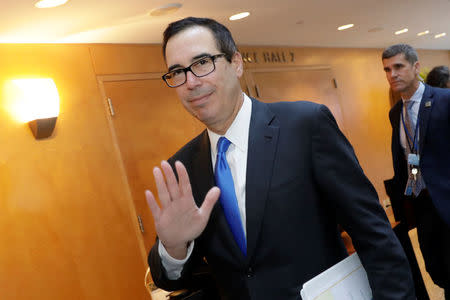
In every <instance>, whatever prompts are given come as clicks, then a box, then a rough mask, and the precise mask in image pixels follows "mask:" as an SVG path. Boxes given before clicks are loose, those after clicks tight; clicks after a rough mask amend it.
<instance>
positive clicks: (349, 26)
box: [338, 24, 355, 30]
mask: <svg viewBox="0 0 450 300" xmlns="http://www.w3.org/2000/svg"><path fill="white" fill-rule="evenodd" d="M353 26H355V24H347V25H342V26H339V27H338V30H345V29H349V28H352V27H353Z"/></svg>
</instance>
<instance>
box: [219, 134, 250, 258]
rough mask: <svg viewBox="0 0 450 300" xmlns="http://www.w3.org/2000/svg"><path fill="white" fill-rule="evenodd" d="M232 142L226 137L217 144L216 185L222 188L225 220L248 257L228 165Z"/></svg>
mask: <svg viewBox="0 0 450 300" xmlns="http://www.w3.org/2000/svg"><path fill="white" fill-rule="evenodd" d="M230 143H231V142H230V141H229V140H227V139H226V138H225V137H221V138H219V141H218V142H217V160H216V169H215V174H214V176H215V179H216V184H217V186H218V187H219V188H220V198H219V200H220V204H221V205H222V208H223V211H224V214H225V218H226V219H227V222H228V225H229V226H230V229H231V232H232V233H233V236H234V239H235V241H236V243H237V244H238V246H239V248H240V249H241V251H242V253H243V254H244V255H247V241H246V240H245V235H244V227H243V225H242V220H241V215H240V214H239V206H238V203H237V199H236V192H235V190H234V183H233V177H232V176H231V170H230V167H229V166H228V163H227V158H226V152H227V150H228V147H229V146H230Z"/></svg>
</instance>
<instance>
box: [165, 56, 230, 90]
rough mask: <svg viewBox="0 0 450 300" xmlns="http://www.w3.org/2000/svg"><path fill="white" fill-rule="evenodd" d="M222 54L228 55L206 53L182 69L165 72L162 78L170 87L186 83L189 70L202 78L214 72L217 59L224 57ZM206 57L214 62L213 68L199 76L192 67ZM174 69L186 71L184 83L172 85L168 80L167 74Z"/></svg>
mask: <svg viewBox="0 0 450 300" xmlns="http://www.w3.org/2000/svg"><path fill="white" fill-rule="evenodd" d="M222 56H223V57H226V56H227V55H226V54H225V53H219V54H215V55H205V56H203V57H201V58H199V59H198V60H196V61H194V62H193V63H192V64H190V65H189V66H187V67H186V68H180V69H175V70H171V71H169V72H167V73H166V74H164V75H163V76H161V78H162V80H164V82H165V83H166V84H167V86H168V87H170V88H176V87H179V86H182V85H183V84H185V83H186V81H187V72H188V71H191V73H192V74H193V75H194V76H195V77H197V78H201V77H205V76H208V75H209V74H211V73H212V72H214V71H215V70H216V59H217V58H219V57H222ZM205 58H210V59H211V61H212V64H213V69H212V70H211V72H208V73H206V74H204V75H201V76H199V75H197V74H195V72H194V71H193V70H192V68H191V67H192V66H193V65H195V64H197V63H198V62H200V61H201V60H202V59H205ZM173 71H183V72H184V81H183V83H180V84H178V85H170V84H169V83H168V82H167V80H166V76H167V75H168V74H170V73H172V72H173Z"/></svg>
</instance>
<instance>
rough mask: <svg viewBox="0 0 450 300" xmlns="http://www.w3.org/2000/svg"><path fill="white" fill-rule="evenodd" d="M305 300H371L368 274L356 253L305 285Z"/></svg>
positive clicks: (301, 292) (303, 297)
mask: <svg viewBox="0 0 450 300" xmlns="http://www.w3.org/2000/svg"><path fill="white" fill-rule="evenodd" d="M300 295H301V296H302V299H303V300H352V299H353V300H371V299H372V290H371V289H370V285H369V280H368V279H367V273H366V270H365V269H364V267H363V266H362V264H361V261H360V259H359V257H358V254H356V253H354V254H352V255H351V256H349V257H347V258H345V259H344V260H342V261H340V262H339V263H337V264H335V265H334V266H332V267H331V268H329V269H328V270H325V271H324V272H322V273H320V274H319V275H317V276H316V277H314V278H313V279H311V280H309V281H308V282H306V283H304V284H303V289H302V290H301V291H300Z"/></svg>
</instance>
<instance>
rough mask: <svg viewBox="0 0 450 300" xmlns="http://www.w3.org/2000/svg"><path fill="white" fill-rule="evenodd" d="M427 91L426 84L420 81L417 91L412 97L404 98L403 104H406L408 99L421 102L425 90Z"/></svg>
mask: <svg viewBox="0 0 450 300" xmlns="http://www.w3.org/2000/svg"><path fill="white" fill-rule="evenodd" d="M424 91H425V85H424V84H423V83H422V82H420V81H419V87H418V88H417V90H416V92H415V93H414V95H412V97H411V99H403V98H402V101H403V104H405V102H406V101H412V102H417V103H420V101H421V100H422V96H423V92H424Z"/></svg>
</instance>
